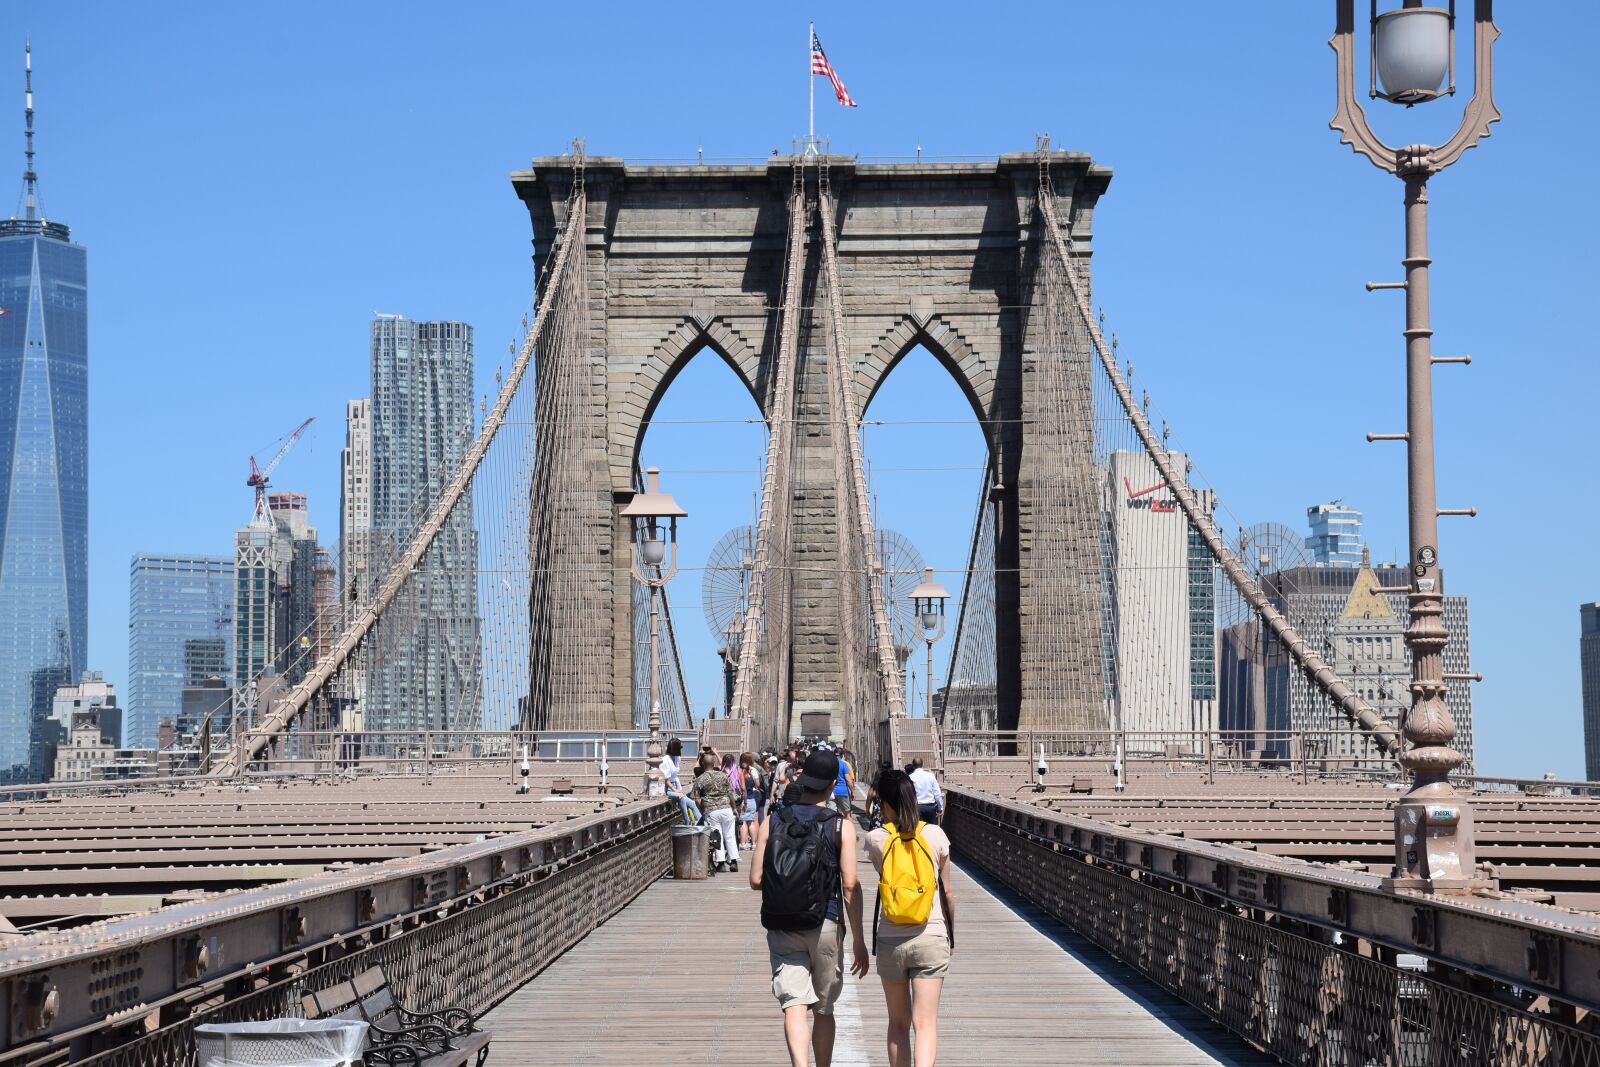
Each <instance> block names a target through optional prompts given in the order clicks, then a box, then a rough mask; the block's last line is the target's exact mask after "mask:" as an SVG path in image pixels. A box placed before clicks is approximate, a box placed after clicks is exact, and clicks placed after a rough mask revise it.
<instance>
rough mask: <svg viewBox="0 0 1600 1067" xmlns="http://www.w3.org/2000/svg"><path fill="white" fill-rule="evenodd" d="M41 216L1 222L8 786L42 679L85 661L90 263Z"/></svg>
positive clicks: (2, 702)
mask: <svg viewBox="0 0 1600 1067" xmlns="http://www.w3.org/2000/svg"><path fill="white" fill-rule="evenodd" d="M30 204H31V200H30ZM32 214H33V212H32V211H31V210H30V212H29V216H30V217H26V218H20V219H18V218H12V219H0V776H3V775H6V774H8V773H10V772H11V771H12V769H13V768H14V767H16V766H17V765H18V764H23V765H26V764H27V762H28V740H29V725H30V724H29V718H30V715H29V712H30V704H31V693H30V688H31V684H32V683H31V679H32V678H33V677H34V674H35V672H37V671H40V670H47V669H48V671H49V672H50V673H51V674H52V676H54V675H56V674H64V675H65V676H66V677H69V678H75V677H77V676H78V675H79V674H80V673H81V672H82V671H83V669H84V667H85V665H86V660H87V653H88V647H87V646H88V625H87V617H86V616H87V611H88V600H89V595H88V559H87V557H88V540H89V530H88V526H89V494H88V488H89V484H88V483H89V464H88V445H89V416H88V376H89V343H88V341H89V330H88V280H87V279H88V253H87V252H86V250H85V249H84V248H83V247H82V246H81V245H77V244H74V243H73V242H72V237H71V232H70V231H69V230H68V228H67V227H66V226H65V225H64V224H62V223H59V222H46V221H44V220H43V219H39V218H34V217H31V216H32Z"/></svg>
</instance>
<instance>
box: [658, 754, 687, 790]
mask: <svg viewBox="0 0 1600 1067" xmlns="http://www.w3.org/2000/svg"><path fill="white" fill-rule="evenodd" d="M661 774H662V776H663V777H664V778H666V780H667V788H668V789H672V790H675V791H677V792H679V793H681V792H683V783H682V782H680V781H678V761H677V760H675V759H673V758H672V757H671V756H667V755H663V756H662V757H661Z"/></svg>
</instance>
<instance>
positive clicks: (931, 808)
mask: <svg viewBox="0 0 1600 1067" xmlns="http://www.w3.org/2000/svg"><path fill="white" fill-rule="evenodd" d="M907 773H908V774H910V776H911V784H912V785H914V786H916V787H917V818H919V819H921V820H922V821H923V822H931V823H938V824H939V825H940V826H943V825H944V790H943V789H940V788H939V776H938V775H936V774H934V773H933V772H932V771H930V770H928V769H927V768H926V767H924V766H923V765H922V757H921V756H917V757H916V758H915V759H913V760H912V761H911V768H910V770H909V771H908V772H907Z"/></svg>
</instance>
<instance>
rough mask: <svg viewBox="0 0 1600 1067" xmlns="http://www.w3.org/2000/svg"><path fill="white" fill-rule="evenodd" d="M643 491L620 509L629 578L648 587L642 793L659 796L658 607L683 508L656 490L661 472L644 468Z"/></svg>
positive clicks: (673, 561) (663, 787) (674, 559)
mask: <svg viewBox="0 0 1600 1067" xmlns="http://www.w3.org/2000/svg"><path fill="white" fill-rule="evenodd" d="M644 477H645V483H644V492H642V493H635V494H634V497H633V499H632V500H630V501H628V504H627V506H626V507H624V508H623V509H622V517H623V518H624V519H627V520H629V523H630V524H631V526H632V531H631V534H632V541H633V576H634V577H635V578H637V579H638V580H639V581H641V582H643V583H644V584H645V585H646V586H648V587H649V588H650V743H649V744H648V745H646V746H645V750H644V762H645V772H644V783H645V789H644V791H645V795H646V796H649V797H659V796H665V795H666V792H667V783H666V779H665V778H663V777H662V775H661V757H662V754H663V751H662V748H661V693H660V675H661V642H660V637H661V606H660V596H661V590H662V588H663V587H664V586H665V585H666V584H667V583H668V582H669V581H671V580H672V576H673V575H675V574H677V573H678V520H679V519H681V518H685V517H687V516H688V514H689V513H688V512H687V511H684V510H683V509H682V508H680V507H679V506H678V502H677V501H676V500H674V499H672V497H671V495H670V494H668V493H663V492H662V491H661V471H660V470H658V469H657V468H655V467H651V468H649V469H648V470H646V471H645V472H644Z"/></svg>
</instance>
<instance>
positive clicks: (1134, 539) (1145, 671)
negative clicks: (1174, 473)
mask: <svg viewBox="0 0 1600 1067" xmlns="http://www.w3.org/2000/svg"><path fill="white" fill-rule="evenodd" d="M1169 456H1170V458H1171V460H1172V462H1173V465H1174V466H1175V467H1176V468H1178V469H1180V470H1181V469H1182V468H1183V466H1184V463H1185V460H1186V459H1187V457H1186V456H1185V455H1184V454H1183V453H1181V452H1172V453H1169ZM1105 470H1106V489H1105V491H1106V497H1105V501H1106V507H1107V512H1106V526H1105V531H1106V536H1105V538H1104V541H1103V545H1104V550H1105V551H1106V552H1107V553H1108V555H1109V559H1108V560H1107V563H1108V564H1109V566H1108V573H1109V574H1110V580H1109V581H1107V582H1106V583H1105V588H1106V595H1107V596H1108V598H1109V599H1110V605H1109V606H1110V608H1111V610H1110V613H1109V621H1110V626H1109V627H1108V630H1109V634H1108V636H1109V638H1110V641H1111V647H1112V649H1113V650H1114V662H1115V671H1114V677H1113V684H1112V685H1111V686H1110V687H1109V688H1110V689H1111V693H1110V694H1109V695H1110V697H1111V699H1112V700H1113V702H1114V712H1115V713H1114V714H1113V715H1112V716H1111V721H1112V722H1113V723H1115V724H1117V725H1118V726H1119V727H1120V728H1121V729H1124V730H1136V731H1147V730H1148V731H1156V730H1161V731H1186V730H1197V731H1210V730H1213V729H1215V728H1216V725H1217V714H1216V634H1217V626H1216V596H1215V589H1214V587H1213V581H1214V578H1213V569H1212V565H1211V556H1210V553H1209V551H1207V549H1206V547H1205V542H1204V541H1201V540H1198V539H1197V538H1196V537H1195V536H1194V534H1193V531H1192V529H1191V527H1190V525H1189V520H1188V519H1187V518H1186V517H1185V516H1184V514H1183V512H1182V511H1180V510H1179V509H1178V505H1177V504H1176V502H1175V501H1174V499H1173V496H1172V493H1171V490H1169V489H1168V488H1167V485H1166V483H1165V482H1164V481H1162V479H1161V474H1160V473H1159V472H1158V471H1157V470H1156V465H1155V463H1154V462H1153V461H1152V460H1151V459H1150V457H1149V456H1148V455H1146V454H1145V453H1144V452H1142V451H1140V452H1129V451H1125V450H1120V449H1119V450H1118V451H1115V452H1113V453H1111V456H1110V462H1109V463H1107V464H1106V467H1105ZM1196 498H1197V500H1198V502H1199V504H1200V506H1201V507H1202V508H1204V509H1205V510H1206V511H1207V512H1208V513H1209V512H1210V511H1212V510H1213V509H1214V508H1215V496H1214V495H1213V494H1212V493H1211V492H1210V491H1209V490H1198V491H1197V492H1196ZM1197 553H1198V555H1197Z"/></svg>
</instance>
